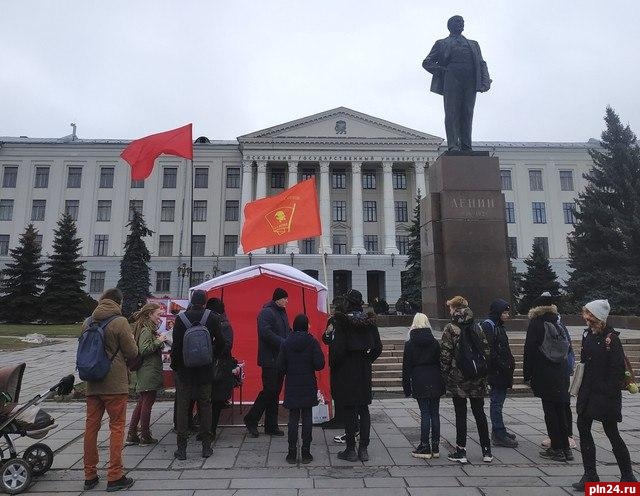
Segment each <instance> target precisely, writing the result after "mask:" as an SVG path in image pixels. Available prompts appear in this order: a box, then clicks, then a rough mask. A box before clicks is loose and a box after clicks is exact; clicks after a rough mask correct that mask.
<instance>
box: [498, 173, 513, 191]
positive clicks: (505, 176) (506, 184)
mask: <svg viewBox="0 0 640 496" xmlns="http://www.w3.org/2000/svg"><path fill="white" fill-rule="evenodd" d="M500 182H501V183H502V191H511V190H512V189H513V185H512V184H511V171H510V170H507V169H500Z"/></svg>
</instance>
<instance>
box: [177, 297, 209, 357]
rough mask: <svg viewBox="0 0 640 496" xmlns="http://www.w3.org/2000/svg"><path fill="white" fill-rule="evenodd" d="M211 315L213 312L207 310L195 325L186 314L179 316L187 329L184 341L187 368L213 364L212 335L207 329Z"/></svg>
mask: <svg viewBox="0 0 640 496" xmlns="http://www.w3.org/2000/svg"><path fill="white" fill-rule="evenodd" d="M210 314H211V310H205V311H204V312H203V314H202V318H201V319H200V321H199V322H196V323H195V324H194V323H192V322H190V321H189V319H188V318H187V316H186V315H185V313H184V312H180V313H179V314H178V317H179V318H180V320H181V321H182V323H183V324H184V326H185V328H186V330H185V331H184V338H183V341H182V361H183V362H184V366H185V367H190V368H191V367H202V366H204V365H211V364H212V363H213V346H212V344H211V333H210V332H209V329H207V319H208V318H209V315H210Z"/></svg>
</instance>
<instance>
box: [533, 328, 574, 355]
mask: <svg viewBox="0 0 640 496" xmlns="http://www.w3.org/2000/svg"><path fill="white" fill-rule="evenodd" d="M560 325H561V324H557V323H556V324H554V323H553V322H549V321H546V320H545V321H544V339H543V340H542V344H541V345H540V348H539V349H540V353H542V354H543V355H544V356H545V357H546V358H547V360H549V361H551V362H554V363H562V362H564V361H565V360H566V359H567V356H568V354H569V347H570V346H571V341H570V340H569V332H568V331H567V330H566V328H562V327H560Z"/></svg>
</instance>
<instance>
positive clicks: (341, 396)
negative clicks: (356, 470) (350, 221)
mask: <svg viewBox="0 0 640 496" xmlns="http://www.w3.org/2000/svg"><path fill="white" fill-rule="evenodd" d="M345 298H346V299H347V302H348V306H347V308H346V313H339V312H336V314H335V315H334V328H335V335H334V339H333V341H332V343H331V355H330V356H331V358H330V364H331V367H332V369H333V370H334V373H335V376H334V378H335V379H334V381H333V386H334V387H333V396H334V398H335V400H336V402H337V403H340V404H341V405H343V407H344V409H345V424H346V425H345V427H346V444H347V448H346V449H345V450H344V451H341V452H340V453H338V458H340V459H341V460H347V461H351V462H355V461H358V459H360V460H361V461H367V460H368V459H369V453H368V451H367V447H368V446H369V434H370V430H371V419H370V417H369V405H370V404H371V399H372V393H371V387H372V381H371V366H372V364H373V362H374V361H375V360H376V359H377V358H378V357H379V356H380V354H381V353H382V343H381V341H380V334H379V332H378V327H377V326H376V318H375V317H376V316H375V314H372V313H368V314H365V313H364V312H363V310H362V305H363V304H364V302H363V300H362V294H361V293H360V291H357V290H354V289H351V290H349V292H347V294H346V295H345ZM358 418H359V419H360V445H359V447H358V452H357V453H356V451H355V433H356V428H357V427H356V426H357V424H358Z"/></svg>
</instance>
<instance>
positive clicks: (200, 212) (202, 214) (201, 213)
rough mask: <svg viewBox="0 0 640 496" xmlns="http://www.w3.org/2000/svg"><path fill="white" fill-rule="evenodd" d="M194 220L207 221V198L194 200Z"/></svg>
mask: <svg viewBox="0 0 640 496" xmlns="http://www.w3.org/2000/svg"><path fill="white" fill-rule="evenodd" d="M193 220H194V222H206V220H207V200H193Z"/></svg>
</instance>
